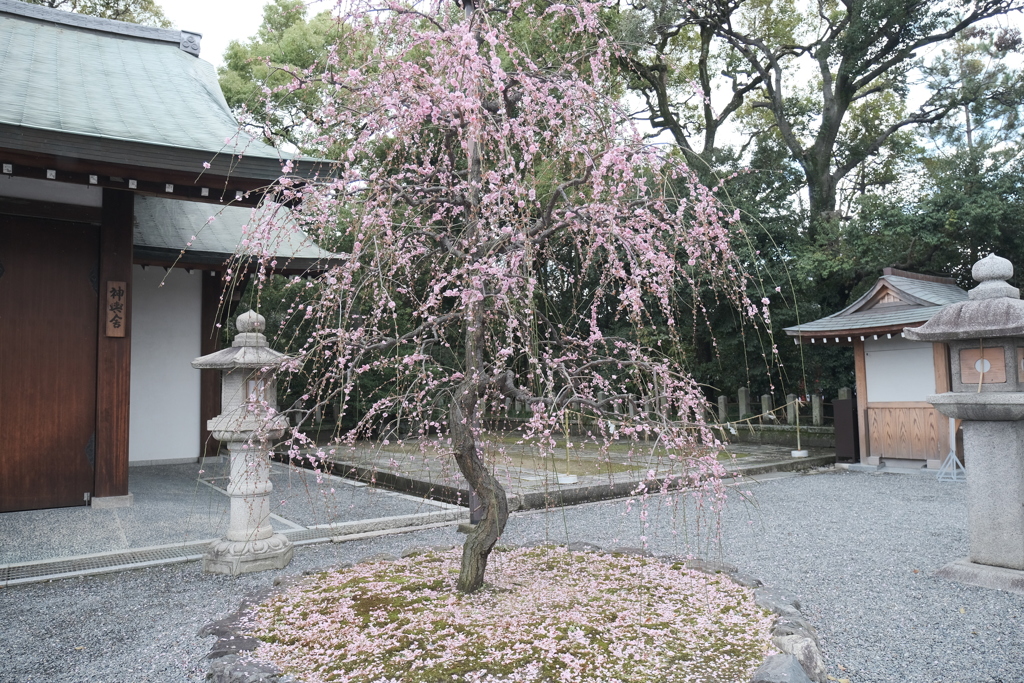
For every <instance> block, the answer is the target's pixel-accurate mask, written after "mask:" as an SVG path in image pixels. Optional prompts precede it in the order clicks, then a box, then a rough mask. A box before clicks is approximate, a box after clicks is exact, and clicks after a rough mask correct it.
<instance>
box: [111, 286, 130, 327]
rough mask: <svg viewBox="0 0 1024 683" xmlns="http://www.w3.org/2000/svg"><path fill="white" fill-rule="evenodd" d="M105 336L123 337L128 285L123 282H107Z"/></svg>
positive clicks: (126, 313)
mask: <svg viewBox="0 0 1024 683" xmlns="http://www.w3.org/2000/svg"><path fill="white" fill-rule="evenodd" d="M106 316H107V336H108V337H123V336H124V331H125V328H126V326H127V325H126V323H127V317H128V285H127V284H126V283H124V282H115V281H113V280H110V281H108V282H107V308H106Z"/></svg>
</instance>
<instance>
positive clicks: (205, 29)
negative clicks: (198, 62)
mask: <svg viewBox="0 0 1024 683" xmlns="http://www.w3.org/2000/svg"><path fill="white" fill-rule="evenodd" d="M157 4H158V5H160V6H161V7H162V8H163V10H164V14H166V15H167V18H168V19H170V20H171V23H172V24H173V25H174V28H178V29H185V30H187V31H196V32H198V33H202V34H203V40H202V43H201V44H200V53H199V56H200V57H201V58H203V59H205V60H206V61H208V62H210V63H211V64H213V65H214V66H220V65H221V64H223V59H222V58H223V56H224V50H226V49H227V47H228V43H230V42H231V41H232V40H245V39H247V38H250V37H252V36H253V35H255V33H256V29H258V28H259V27H260V22H262V21H263V5H264V4H266V2H265V1H264V0H157Z"/></svg>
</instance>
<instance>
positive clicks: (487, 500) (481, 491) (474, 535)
mask: <svg viewBox="0 0 1024 683" xmlns="http://www.w3.org/2000/svg"><path fill="white" fill-rule="evenodd" d="M475 384H476V383H475V382H473V381H471V380H467V381H466V382H464V383H463V385H462V387H461V388H460V390H459V392H458V394H457V395H456V396H455V399H454V401H452V410H451V425H452V432H451V433H452V444H453V446H454V447H455V462H456V463H457V464H458V466H459V471H461V472H462V476H464V477H465V478H466V481H467V482H469V485H470V487H472V489H473V490H474V491H476V494H477V497H478V498H479V499H480V506H481V512H482V517H481V519H480V522H479V523H478V524H477V525H476V528H474V529H473V531H471V532H470V533H469V535H468V536H467V537H466V543H465V544H464V545H463V546H462V567H461V568H460V571H459V580H458V583H457V585H456V587H457V588H458V590H459V591H461V592H463V593H472V592H474V591H476V590H478V589H479V588H480V587H481V586H483V585H484V572H485V571H486V570H487V558H488V556H489V555H490V554H491V550H492V549H493V548H494V544H495V543H496V542H497V540H498V537H499V536H501V534H502V532H503V531H504V530H505V523H506V522H507V521H508V499H507V497H506V496H505V489H504V488H502V486H501V484H500V483H498V480H497V479H495V478H494V476H493V475H491V473H490V472H489V471H488V469H487V466H486V465H485V464H484V462H483V460H482V459H481V458H480V450H479V448H478V447H477V440H476V436H477V435H476V429H475V426H476V423H477V419H476V416H477V405H478V403H479V401H478V399H477V391H476V386H475Z"/></svg>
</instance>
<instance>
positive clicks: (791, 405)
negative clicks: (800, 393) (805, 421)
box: [786, 394, 799, 425]
mask: <svg viewBox="0 0 1024 683" xmlns="http://www.w3.org/2000/svg"><path fill="white" fill-rule="evenodd" d="M798 407H799V406H797V404H796V394H786V424H788V425H795V424H796V411H797V409H798Z"/></svg>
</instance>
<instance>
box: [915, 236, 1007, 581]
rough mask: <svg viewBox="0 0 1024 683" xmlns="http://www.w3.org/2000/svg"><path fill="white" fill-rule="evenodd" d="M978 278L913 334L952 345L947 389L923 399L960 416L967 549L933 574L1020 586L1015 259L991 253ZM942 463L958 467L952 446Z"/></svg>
mask: <svg viewBox="0 0 1024 683" xmlns="http://www.w3.org/2000/svg"><path fill="white" fill-rule="evenodd" d="M971 275H973V276H974V279H975V280H976V281H978V282H979V283H980V284H979V285H978V286H977V287H975V288H974V289H972V290H971V291H970V292H969V293H968V296H969V298H968V300H967V301H959V302H957V303H953V304H949V305H947V306H945V307H943V308H942V309H941V310H940V311H939V312H937V313H936V314H935V315H934V316H932V318H931V319H930V320H929V321H928V322H927V323H925V324H924V325H922V326H921V327H919V328H909V327H908V328H906V329H904V331H903V333H904V335H905V336H906V337H907V338H908V339H910V340H912V341H921V342H931V343H936V342H944V343H946V344H948V345H949V354H950V369H951V370H952V372H951V373H950V374H951V375H952V377H951V381H950V385H951V388H952V391H949V392H946V393H943V394H933V395H931V396H928V398H927V400H928V401H929V402H930V403H931V404H932V405H934V406H935V408H936V409H937V410H938V411H939V412H941V413H942V414H943V415H945V416H947V417H950V418H954V419H958V420H962V423H961V425H962V427H961V428H962V429H963V437H964V459H965V461H966V462H965V467H966V468H967V531H968V536H969V539H970V554H969V556H968V557H967V558H966V559H963V560H958V561H955V562H952V563H950V564H947V565H946V566H945V567H942V568H941V569H940V570H939V571H938V572H936V575H937V576H941V577H943V578H947V579H953V580H956V581H962V582H964V583H969V584H973V585H976V586H984V587H986V588H996V589H1001V590H1006V591H1012V592H1015V593H1024V365H1022V362H1021V360H1020V359H1021V357H1022V350H1021V349H1022V348H1024V323H1022V321H1024V301H1021V299H1020V291H1019V290H1018V289H1017V288H1016V287H1013V286H1011V285H1010V284H1009V283H1007V282H1006V280H1009V279H1010V278H1011V277H1013V265H1012V264H1011V263H1010V262H1009V261H1007V260H1006V259H1003V258H999V257H998V256H996V255H995V254H990V255H989V256H987V257H985V258H984V259H982V260H980V261H978V262H977V263H975V264H974V268H973V269H972V270H971ZM951 447H952V448H951V451H952V452H951V453H949V454H948V456H947V461H946V463H944V464H943V465H942V469H940V479H941V478H942V471H943V470H947V471H948V470H949V469H952V468H955V467H956V464H955V463H954V462H952V461H955V459H956V452H955V446H953V445H952V444H951Z"/></svg>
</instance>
